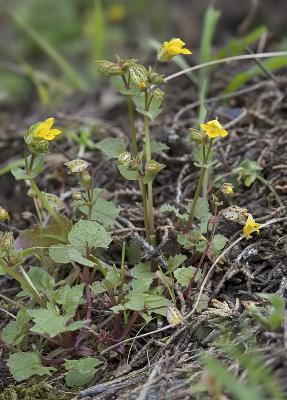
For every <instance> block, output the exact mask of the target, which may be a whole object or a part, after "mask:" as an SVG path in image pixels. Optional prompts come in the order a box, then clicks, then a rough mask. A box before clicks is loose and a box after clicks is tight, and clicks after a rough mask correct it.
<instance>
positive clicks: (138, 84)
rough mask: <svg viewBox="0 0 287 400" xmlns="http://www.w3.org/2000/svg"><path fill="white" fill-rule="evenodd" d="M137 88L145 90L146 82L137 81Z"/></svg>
mask: <svg viewBox="0 0 287 400" xmlns="http://www.w3.org/2000/svg"><path fill="white" fill-rule="evenodd" d="M136 86H137V88H138V89H140V90H145V89H146V88H147V83H146V82H145V81H139V82H138V83H137V84H136Z"/></svg>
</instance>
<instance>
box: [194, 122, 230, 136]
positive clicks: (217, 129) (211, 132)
mask: <svg viewBox="0 0 287 400" xmlns="http://www.w3.org/2000/svg"><path fill="white" fill-rule="evenodd" d="M200 127H201V129H203V130H204V132H205V133H206V134H207V136H208V137H210V139H215V138H217V137H220V136H221V137H225V136H227V135H228V132H227V131H226V130H225V129H223V127H222V125H221V124H220V122H219V121H218V119H217V118H216V119H213V120H212V121H209V122H207V123H206V124H200Z"/></svg>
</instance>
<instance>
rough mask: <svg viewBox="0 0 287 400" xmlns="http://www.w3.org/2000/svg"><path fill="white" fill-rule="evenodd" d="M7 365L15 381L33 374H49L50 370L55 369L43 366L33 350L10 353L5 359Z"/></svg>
mask: <svg viewBox="0 0 287 400" xmlns="http://www.w3.org/2000/svg"><path fill="white" fill-rule="evenodd" d="M7 365H8V367H9V369H10V371H11V374H12V375H13V378H14V379H15V380H16V381H17V382H21V381H24V380H26V379H29V378H31V376H34V375H38V376H44V375H51V371H56V369H55V368H52V367H44V366H43V365H42V364H41V361H40V358H39V357H38V355H37V354H36V353H33V352H26V353H25V352H19V353H15V354H12V355H11V356H10V357H9V359H8V361H7Z"/></svg>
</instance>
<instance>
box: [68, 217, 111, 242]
mask: <svg viewBox="0 0 287 400" xmlns="http://www.w3.org/2000/svg"><path fill="white" fill-rule="evenodd" d="M69 241H70V243H71V244H72V245H73V246H74V247H86V245H88V246H89V247H90V248H94V249H95V248H98V247H102V248H104V249H107V248H108V246H109V244H110V243H111V241H112V238H111V236H110V234H109V233H108V232H107V231H106V230H105V229H104V228H103V227H102V226H101V225H99V224H98V223H97V222H95V221H84V220H80V221H78V222H77V223H76V224H75V225H74V226H73V228H72V230H71V232H70V233H69Z"/></svg>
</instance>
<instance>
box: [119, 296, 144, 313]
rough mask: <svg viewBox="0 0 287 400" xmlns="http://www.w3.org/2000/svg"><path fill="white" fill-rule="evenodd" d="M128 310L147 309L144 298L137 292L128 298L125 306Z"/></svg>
mask: <svg viewBox="0 0 287 400" xmlns="http://www.w3.org/2000/svg"><path fill="white" fill-rule="evenodd" d="M124 307H125V309H126V310H134V311H142V310H144V308H145V301H144V298H143V297H141V296H139V294H138V293H137V292H132V293H131V294H130V295H129V296H128V301H127V303H125V304H124Z"/></svg>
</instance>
